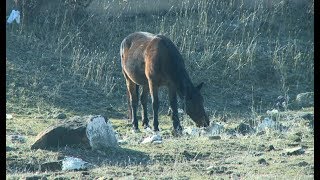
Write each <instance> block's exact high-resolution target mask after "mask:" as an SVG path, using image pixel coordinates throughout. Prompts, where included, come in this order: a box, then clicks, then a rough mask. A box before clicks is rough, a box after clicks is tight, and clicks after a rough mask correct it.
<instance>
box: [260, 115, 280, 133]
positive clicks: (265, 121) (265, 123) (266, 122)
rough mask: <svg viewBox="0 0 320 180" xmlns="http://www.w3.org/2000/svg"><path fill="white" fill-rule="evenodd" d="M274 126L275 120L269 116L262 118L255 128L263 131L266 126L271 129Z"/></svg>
mask: <svg viewBox="0 0 320 180" xmlns="http://www.w3.org/2000/svg"><path fill="white" fill-rule="evenodd" d="M275 127H276V122H275V121H274V120H272V119H271V118H268V117H266V118H264V119H263V121H262V122H261V123H260V124H259V125H258V127H257V130H258V132H260V131H265V130H266V129H267V128H269V129H273V128H275Z"/></svg>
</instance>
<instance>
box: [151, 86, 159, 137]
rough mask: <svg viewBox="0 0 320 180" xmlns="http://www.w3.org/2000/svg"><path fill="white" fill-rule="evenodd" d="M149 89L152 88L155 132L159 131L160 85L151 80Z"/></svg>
mask: <svg viewBox="0 0 320 180" xmlns="http://www.w3.org/2000/svg"><path fill="white" fill-rule="evenodd" d="M149 90H150V95H151V99H152V109H153V130H154V131H155V132H157V131H159V121H158V111H159V98H158V91H159V87H158V86H156V85H154V84H153V83H152V82H150V81H149Z"/></svg>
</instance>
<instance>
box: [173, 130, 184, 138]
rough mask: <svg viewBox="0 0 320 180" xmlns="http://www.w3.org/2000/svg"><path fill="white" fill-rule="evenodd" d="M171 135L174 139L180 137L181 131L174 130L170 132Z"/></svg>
mask: <svg viewBox="0 0 320 180" xmlns="http://www.w3.org/2000/svg"><path fill="white" fill-rule="evenodd" d="M172 135H173V136H175V137H180V136H182V129H174V130H173V131H172Z"/></svg>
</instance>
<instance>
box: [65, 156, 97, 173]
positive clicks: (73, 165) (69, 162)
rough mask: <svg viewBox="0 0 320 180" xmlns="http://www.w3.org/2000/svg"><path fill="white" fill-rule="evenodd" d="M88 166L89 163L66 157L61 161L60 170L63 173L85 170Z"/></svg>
mask: <svg viewBox="0 0 320 180" xmlns="http://www.w3.org/2000/svg"><path fill="white" fill-rule="evenodd" d="M90 166H92V165H91V164H90V163H88V162H85V161H83V160H82V159H80V158H75V157H70V156H66V157H65V158H64V159H63V160H62V170H63V171H68V170H80V169H86V168H88V167H90Z"/></svg>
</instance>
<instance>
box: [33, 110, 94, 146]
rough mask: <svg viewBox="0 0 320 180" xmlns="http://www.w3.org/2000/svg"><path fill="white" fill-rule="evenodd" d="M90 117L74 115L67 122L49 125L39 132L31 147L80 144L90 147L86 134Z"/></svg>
mask: <svg viewBox="0 0 320 180" xmlns="http://www.w3.org/2000/svg"><path fill="white" fill-rule="evenodd" d="M87 119H88V117H79V116H76V117H73V118H71V119H70V120H68V121H66V122H61V123H59V124H58V125H56V126H53V127H49V128H48V129H46V130H44V131H43V132H41V133H39V134H38V135H37V137H36V141H35V142H34V143H33V144H32V145H31V149H47V148H57V147H63V146H65V145H79V144H81V145H82V146H85V147H90V144H89V139H88V138H87V135H86V124H87V123H86V122H87Z"/></svg>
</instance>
